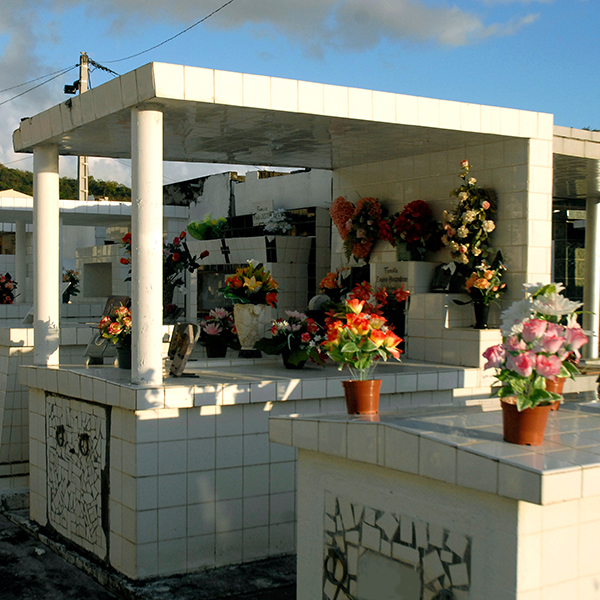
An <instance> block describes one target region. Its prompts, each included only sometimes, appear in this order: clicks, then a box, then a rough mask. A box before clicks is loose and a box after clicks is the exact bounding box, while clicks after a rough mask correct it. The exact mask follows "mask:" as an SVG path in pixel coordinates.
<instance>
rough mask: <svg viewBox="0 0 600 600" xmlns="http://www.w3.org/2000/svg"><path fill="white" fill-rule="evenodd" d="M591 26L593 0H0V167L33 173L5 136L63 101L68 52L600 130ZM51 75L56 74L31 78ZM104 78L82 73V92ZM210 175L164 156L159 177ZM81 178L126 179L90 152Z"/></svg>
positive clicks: (598, 13) (71, 76)
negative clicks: (446, 103) (435, 101)
mask: <svg viewBox="0 0 600 600" xmlns="http://www.w3.org/2000/svg"><path fill="white" fill-rule="evenodd" d="M226 3H227V5H226V6H223V5H225V4H226ZM221 7H223V8H221ZM219 8H221V10H218V12H216V13H215V14H213V15H212V16H211V17H210V18H208V19H206V20H205V21H204V22H203V23H201V24H199V25H197V26H195V27H192V28H191V29H189V30H188V31H187V32H185V33H182V34H181V35H178V34H179V33H181V32H182V31H183V30H185V29H187V28H189V27H190V26H191V25H193V24H194V23H196V22H198V21H200V20H201V19H203V18H205V17H207V16H208V15H210V13H212V12H213V11H215V10H217V9H219ZM598 31H600V3H599V2H598V0H454V1H451V0H169V1H168V2H166V1H165V0H100V1H99V0H2V1H1V2H0V162H1V163H3V164H5V165H7V166H10V167H12V168H18V169H24V170H32V167H33V160H32V157H31V155H25V154H17V153H15V152H13V150H12V132H13V131H14V130H15V129H16V128H17V127H18V125H19V122H20V120H21V118H23V117H28V116H32V115H34V114H37V113H38V112H41V111H43V110H45V109H47V108H49V107H51V106H53V105H56V104H58V103H60V102H64V101H65V100H66V99H67V98H68V96H65V94H64V92H63V88H64V85H65V84H71V83H73V82H74V81H75V80H77V79H78V77H79V74H78V68H77V67H76V65H77V64H78V63H79V56H80V52H86V53H87V54H88V56H89V57H90V58H91V59H92V60H94V61H95V62H96V63H99V64H100V65H102V66H104V67H107V68H109V69H111V70H112V71H115V72H116V73H118V74H120V75H122V74H124V73H126V72H128V71H131V70H133V69H135V68H137V67H139V66H141V65H144V64H146V63H149V62H152V61H158V62H168V63H175V64H185V65H192V66H198V67H205V68H210V69H221V70H226V71H235V72H243V73H253V74H258V75H270V76H275V77H285V78H290V79H300V80H305V81H315V82H319V83H328V84H334V85H344V86H351V87H359V88H367V89H373V90H381V91H387V92H396V93H402V94H410V95H415V96H425V97H431V98H440V99H446V100H456V101H461V102H471V103H476V104H488V105H492V106H505V107H510V108H518V109H524V110H534V111H540V112H548V113H553V114H554V123H555V124H556V125H563V126H568V127H578V128H584V127H589V128H592V129H600V114H599V112H598V107H599V98H600V77H599V68H598V66H599V65H598V63H599V59H600V36H599V35H598ZM173 36H177V37H175V38H174V39H173V40H171V41H169V42H167V43H164V44H162V45H160V46H159V47H156V48H154V49H152V50H150V51H148V52H145V51H146V50H148V49H150V48H152V47H154V46H157V45H159V44H161V43H162V42H164V41H166V40H168V39H169V38H171V37H173ZM134 55H137V56H134ZM123 59H124V60H123ZM69 67H74V68H73V69H72V70H70V71H68V72H67V73H64V74H60V73H61V72H62V71H64V70H65V69H68V68H69ZM50 73H54V74H56V75H59V76H57V77H56V78H55V79H53V80H52V81H49V82H48V83H44V82H45V81H46V80H47V79H48V77H45V78H42V79H38V78H41V77H42V76H46V75H48V74H50ZM112 77H114V75H112V74H111V73H109V72H108V71H104V70H102V69H98V68H92V71H91V75H90V83H91V87H97V86H99V85H101V84H102V83H103V82H105V81H107V80H108V79H110V78H112ZM33 80H36V81H33ZM27 82H32V83H29V84H28V85H21V84H24V83H27ZM41 83H44V84H43V85H40V86H39V87H37V88H36V89H33V90H31V91H29V92H27V93H25V94H23V95H20V96H19V97H16V98H15V96H17V95H19V94H22V93H23V92H25V91H27V90H30V89H31V88H34V87H35V86H38V85H39V84H41ZM15 86H19V87H15ZM9 88H12V89H9ZM257 166H260V167H262V166H267V165H251V167H257ZM60 170H61V172H60V174H61V176H68V177H73V176H75V173H76V166H75V159H74V158H71V157H65V158H61V163H60ZM223 170H226V168H225V167H224V166H221V165H194V164H191V163H189V164H188V163H165V166H164V182H165V183H171V182H173V181H180V180H184V179H189V178H192V177H196V176H201V175H206V174H209V173H214V172H219V171H223ZM235 170H238V171H240V172H241V171H243V169H240V168H239V167H236V169H235ZM90 172H91V175H93V176H94V177H95V178H97V179H106V180H114V181H118V182H120V183H125V184H127V185H129V183H130V169H129V164H128V161H124V160H118V161H117V160H110V159H91V162H90Z"/></svg>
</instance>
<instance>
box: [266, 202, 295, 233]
mask: <svg viewBox="0 0 600 600" xmlns="http://www.w3.org/2000/svg"><path fill="white" fill-rule="evenodd" d="M263 228H264V231H265V233H267V234H270V235H286V234H287V233H288V232H289V231H291V229H292V225H291V223H290V218H289V217H288V216H287V214H286V212H285V209H283V208H276V209H275V210H274V211H273V212H272V213H271V214H270V215H269V216H268V217H267V219H266V220H265V224H264V226H263Z"/></svg>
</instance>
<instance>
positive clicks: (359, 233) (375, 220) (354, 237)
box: [329, 196, 383, 262]
mask: <svg viewBox="0 0 600 600" xmlns="http://www.w3.org/2000/svg"><path fill="white" fill-rule="evenodd" d="M329 214H330V215H331V219H332V220H333V223H334V225H335V226H336V227H337V230H338V232H339V234H340V237H341V238H342V240H343V242H344V250H345V254H346V259H347V260H350V257H351V256H354V258H355V260H357V261H358V260H360V259H363V260H364V261H365V262H368V261H369V256H370V254H371V250H372V249H373V246H374V244H375V242H376V241H377V239H378V238H379V237H380V222H381V221H382V219H383V214H382V209H381V204H380V203H379V200H377V199H375V198H361V199H360V200H359V201H358V202H357V204H356V207H355V206H354V205H353V204H352V202H349V201H348V200H346V199H345V198H344V197H343V196H339V197H338V198H336V199H335V200H334V201H333V203H332V205H331V208H330V209H329Z"/></svg>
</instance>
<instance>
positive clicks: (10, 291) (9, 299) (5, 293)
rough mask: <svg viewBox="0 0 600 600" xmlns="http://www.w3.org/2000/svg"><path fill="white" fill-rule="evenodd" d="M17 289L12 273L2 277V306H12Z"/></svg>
mask: <svg viewBox="0 0 600 600" xmlns="http://www.w3.org/2000/svg"><path fill="white" fill-rule="evenodd" d="M16 289H17V282H16V281H13V280H12V277H11V275H10V273H6V274H5V275H0V304H12V303H13V302H14V300H15V291H16Z"/></svg>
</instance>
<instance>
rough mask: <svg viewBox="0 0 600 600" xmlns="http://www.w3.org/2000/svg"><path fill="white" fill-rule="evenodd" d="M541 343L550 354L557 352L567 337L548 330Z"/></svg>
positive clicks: (543, 348)
mask: <svg viewBox="0 0 600 600" xmlns="http://www.w3.org/2000/svg"><path fill="white" fill-rule="evenodd" d="M540 343H541V348H542V350H543V351H544V352H548V354H556V353H557V352H558V351H559V350H560V349H561V347H562V345H563V344H564V343H565V338H564V337H563V336H562V335H556V334H555V333H548V332H546V334H545V335H544V337H543V338H542V339H541V342H540Z"/></svg>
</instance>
